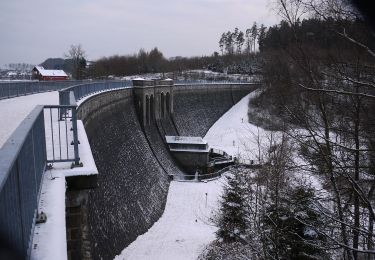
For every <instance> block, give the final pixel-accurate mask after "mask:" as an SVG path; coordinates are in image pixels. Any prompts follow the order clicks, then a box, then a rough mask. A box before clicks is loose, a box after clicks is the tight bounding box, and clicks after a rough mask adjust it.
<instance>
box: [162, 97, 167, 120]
mask: <svg viewBox="0 0 375 260" xmlns="http://www.w3.org/2000/svg"><path fill="white" fill-rule="evenodd" d="M163 110H164V117H163V119H164V118H166V117H167V115H168V111H167V93H165V94H164V102H163Z"/></svg>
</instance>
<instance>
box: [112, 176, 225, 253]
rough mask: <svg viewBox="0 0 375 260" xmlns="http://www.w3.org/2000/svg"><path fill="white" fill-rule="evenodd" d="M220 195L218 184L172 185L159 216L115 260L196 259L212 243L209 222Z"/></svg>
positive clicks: (213, 227) (214, 182) (212, 232)
mask: <svg viewBox="0 0 375 260" xmlns="http://www.w3.org/2000/svg"><path fill="white" fill-rule="evenodd" d="M221 192H222V184H221V181H220V180H216V181H212V182H208V183H203V182H201V183H188V182H172V183H171V185H170V188H169V193H168V198H167V204H166V207H165V211H164V213H163V216H162V217H161V218H160V219H159V220H158V221H157V222H156V223H155V224H154V225H153V226H152V227H151V228H150V229H149V230H148V232H146V233H145V234H143V235H141V236H139V237H138V238H137V239H136V240H135V241H134V242H133V243H132V244H130V245H129V246H128V247H127V248H126V249H124V250H123V251H122V253H121V255H120V256H117V257H116V258H115V259H117V260H119V259H137V260H138V259H139V260H147V259H150V260H151V259H152V260H168V259H171V260H172V259H179V260H184V259H186V260H190V259H196V258H197V257H198V255H199V254H200V252H201V251H202V250H203V248H204V246H205V245H206V244H208V243H210V242H211V241H212V240H214V239H215V231H216V227H215V226H213V225H212V223H211V222H210V220H209V219H210V217H212V215H213V213H214V212H215V210H217V208H218V206H219V202H218V198H219V197H220V194H221ZM206 193H207V204H206Z"/></svg>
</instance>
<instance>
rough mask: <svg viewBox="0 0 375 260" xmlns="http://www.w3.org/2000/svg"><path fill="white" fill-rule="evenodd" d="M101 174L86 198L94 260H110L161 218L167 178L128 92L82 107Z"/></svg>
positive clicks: (107, 95) (99, 98)
mask: <svg viewBox="0 0 375 260" xmlns="http://www.w3.org/2000/svg"><path fill="white" fill-rule="evenodd" d="M80 110H82V111H80V112H79V115H80V116H81V117H82V119H83V121H84V124H85V128H86V132H87V135H88V138H89V141H90V145H91V149H92V152H93V155H94V159H95V162H96V165H97V168H98V171H99V175H98V188H96V189H94V190H90V191H89V192H88V217H89V226H90V229H89V230H90V238H91V239H90V240H91V251H92V257H93V259H101V258H102V259H113V257H114V256H115V255H116V254H119V253H120V252H121V251H122V250H123V249H124V248H125V247H126V246H127V245H128V244H130V243H131V242H132V241H134V240H135V238H136V237H137V236H138V235H140V234H142V233H144V232H145V231H147V230H148V229H149V228H150V227H151V225H152V224H153V223H154V222H155V221H156V220H157V219H159V217H160V216H161V214H162V213H163V210H164V207H165V202H166V196H167V193H168V187H169V181H168V176H167V174H166V173H165V171H164V170H163V168H162V167H161V166H160V165H159V163H158V161H157V160H156V158H155V157H154V155H153V153H152V151H151V149H150V146H149V144H148V143H147V140H146V138H145V135H144V133H143V132H142V129H141V126H140V124H139V121H138V119H137V116H136V113H135V109H134V104H133V97H132V92H131V91H129V90H118V91H114V92H113V93H111V92H108V93H103V94H100V95H98V96H96V97H93V98H91V99H89V100H87V101H86V102H85V103H84V104H82V105H81V108H80Z"/></svg>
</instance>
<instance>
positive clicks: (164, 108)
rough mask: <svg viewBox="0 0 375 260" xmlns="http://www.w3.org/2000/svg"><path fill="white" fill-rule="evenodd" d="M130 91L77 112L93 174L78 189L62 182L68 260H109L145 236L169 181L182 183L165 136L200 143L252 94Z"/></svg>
mask: <svg viewBox="0 0 375 260" xmlns="http://www.w3.org/2000/svg"><path fill="white" fill-rule="evenodd" d="M133 83H134V87H126V88H123V87H120V88H117V89H114V90H111V91H106V92H100V93H97V94H95V95H91V96H88V97H86V98H85V99H84V100H83V101H82V102H81V103H80V104H79V106H78V107H77V117H78V119H80V120H82V122H83V125H84V129H85V131H86V134H87V138H88V141H89V143H90V146H91V152H92V155H93V158H94V160H95V164H96V167H97V170H98V174H97V176H96V177H95V180H92V179H88V178H86V179H83V181H82V179H81V180H79V181H78V183H81V184H82V183H86V184H87V183H89V185H86V186H85V185H83V186H82V185H78V184H77V181H76V180H74V181H68V187H67V190H66V201H67V202H66V230H67V236H66V238H67V251H68V258H69V259H113V257H114V256H116V255H117V254H119V253H120V252H121V250H123V249H124V248H125V247H126V246H127V245H129V244H130V243H131V242H132V241H134V240H135V239H136V237H137V236H139V235H141V234H143V233H144V232H146V231H147V230H148V229H149V228H150V227H151V226H152V225H153V223H154V222H155V221H156V220H158V219H159V218H160V216H161V215H162V213H163V211H164V207H165V203H166V197H167V194H168V188H169V183H170V181H171V180H173V179H184V176H185V175H186V170H185V169H184V167H182V166H181V165H180V164H179V163H178V162H176V160H175V158H174V157H173V156H172V154H171V153H170V151H169V150H168V146H167V144H166V142H165V136H166V135H173V136H195V137H203V136H204V135H205V133H206V132H207V131H208V130H209V128H210V127H211V126H212V125H213V124H214V123H215V122H216V120H218V119H219V118H220V117H221V115H223V114H224V113H225V112H226V111H227V110H228V109H230V108H231V107H232V106H233V105H234V104H235V103H237V102H238V101H239V100H240V99H241V98H242V97H244V96H245V95H247V94H248V93H250V92H251V91H253V90H255V89H256V88H258V87H259V84H254V83H213V84H204V83H198V84H174V83H173V81H169V80H167V81H163V80H156V81H153V82H147V81H144V80H141V79H138V81H135V82H133ZM91 85H92V87H93V88H95V83H91ZM137 87H140V88H137ZM86 88H89V87H86ZM75 92H76V93H75V95H76V98H77V99H79V98H80V97H81V94H80V93H79V91H75Z"/></svg>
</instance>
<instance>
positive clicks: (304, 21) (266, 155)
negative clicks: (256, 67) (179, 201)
mask: <svg viewBox="0 0 375 260" xmlns="http://www.w3.org/2000/svg"><path fill="white" fill-rule="evenodd" d="M276 7H277V8H278V13H280V14H281V15H282V16H283V18H284V20H283V21H282V22H281V23H280V24H278V25H275V26H271V27H269V28H268V29H267V30H266V33H265V37H264V39H263V41H262V48H261V50H260V52H259V53H258V55H259V56H260V59H261V61H262V62H261V71H262V75H263V81H264V86H263V88H262V89H261V90H260V91H259V94H258V96H256V97H255V98H254V99H252V100H251V102H250V109H249V118H250V119H251V120H252V122H253V123H255V124H257V125H259V126H261V127H263V128H266V129H269V130H270V131H269V134H268V135H267V137H266V138H265V140H263V141H261V138H259V134H257V133H253V134H252V135H251V136H254V139H255V142H258V147H259V153H258V154H257V155H256V157H257V159H258V160H259V161H261V162H262V163H261V165H262V167H261V168H260V169H255V170H248V169H241V168H237V170H233V171H232V173H231V174H230V175H229V177H228V183H227V185H226V188H225V192H224V196H223V203H222V208H221V211H220V214H219V217H218V218H217V222H216V223H217V224H218V226H219V230H218V232H217V237H218V240H217V241H215V242H214V243H213V244H211V245H210V247H209V250H208V252H206V256H205V259H215V257H216V258H217V257H219V256H221V255H228V258H221V259H373V257H374V256H375V247H374V246H375V245H374V237H375V232H374V221H375V210H374V203H375V197H374V195H375V194H374V192H375V138H374V132H375V124H374V123H373V122H375V121H374V120H375V118H374V115H375V82H374V79H375V69H374V68H375V66H374V59H375V45H374V43H375V41H374V36H373V35H374V34H373V31H372V29H371V28H369V27H368V25H367V24H366V23H365V22H364V20H363V17H362V16H361V14H360V13H358V11H357V10H356V9H355V8H353V7H352V6H351V5H350V4H348V3H347V2H346V1H341V0H332V1H319V0H314V1H311V0H301V1H294V0H278V1H277V6H276ZM254 109H257V110H254ZM257 111H262V112H261V113H258V112H257ZM252 141H254V140H252ZM228 252H229V253H228ZM241 257H242V258H241Z"/></svg>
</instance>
